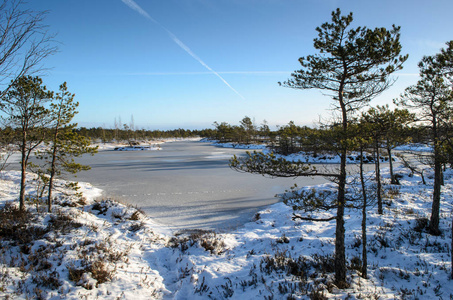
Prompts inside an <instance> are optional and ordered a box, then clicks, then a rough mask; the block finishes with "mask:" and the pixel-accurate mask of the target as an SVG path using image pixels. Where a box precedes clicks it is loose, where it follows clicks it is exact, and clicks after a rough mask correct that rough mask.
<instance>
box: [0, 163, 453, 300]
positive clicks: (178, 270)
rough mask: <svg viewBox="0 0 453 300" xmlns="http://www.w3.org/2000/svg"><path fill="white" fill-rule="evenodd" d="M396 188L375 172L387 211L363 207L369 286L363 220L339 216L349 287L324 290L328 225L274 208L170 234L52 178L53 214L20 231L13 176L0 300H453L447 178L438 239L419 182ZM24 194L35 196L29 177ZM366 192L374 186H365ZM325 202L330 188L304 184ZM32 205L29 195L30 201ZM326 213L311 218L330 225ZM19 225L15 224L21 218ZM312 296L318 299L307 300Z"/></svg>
mask: <svg viewBox="0 0 453 300" xmlns="http://www.w3.org/2000/svg"><path fill="white" fill-rule="evenodd" d="M396 172H397V173H398V174H400V175H401V179H400V183H401V185H392V186H391V185H389V184H388V182H389V174H388V170H383V172H382V173H383V174H382V176H383V178H384V181H385V182H386V183H387V184H386V185H385V189H386V192H385V198H384V200H385V206H384V214H383V215H378V214H377V212H376V207H370V208H369V209H368V212H369V215H368V224H367V225H368V243H367V245H368V262H369V266H368V272H369V279H367V280H365V279H362V278H361V277H360V276H359V272H358V271H357V270H356V269H357V268H358V259H360V257H361V225H360V224H361V212H360V211H358V210H355V209H352V208H349V209H347V210H346V218H345V219H346V224H345V226H346V254H347V258H348V266H349V268H348V280H349V283H350V287H349V288H348V289H344V290H340V289H337V288H336V287H335V286H334V285H333V284H332V281H333V272H332V271H333V270H332V266H333V251H334V238H335V221H330V222H321V223H316V222H309V221H300V220H296V221H293V220H292V217H293V214H294V213H297V214H303V213H302V212H301V211H293V208H292V206H296V204H297V203H289V204H290V205H285V204H284V203H282V202H280V203H277V204H274V205H272V206H269V207H268V208H267V209H265V210H262V211H260V212H258V213H257V214H256V215H255V217H254V219H253V220H251V221H250V222H249V223H247V224H245V225H244V226H242V227H240V228H239V229H237V230H234V231H231V232H229V233H223V234H219V233H214V232H202V231H192V232H183V233H181V232H180V233H177V232H171V231H170V230H168V229H167V228H165V227H163V226H160V225H159V224H156V223H155V222H153V220H151V219H149V218H148V217H146V216H145V215H143V214H142V213H141V212H140V211H139V210H137V209H135V208H133V207H130V206H126V205H123V204H120V203H117V202H114V201H111V200H108V199H97V200H96V197H98V196H99V195H100V192H101V191H100V190H98V189H96V188H95V187H92V186H91V185H90V184H87V183H80V184H79V185H80V186H81V188H80V190H79V192H82V193H83V197H80V196H78V195H75V194H74V192H71V191H70V190H69V189H68V188H66V187H65V182H63V181H59V182H58V187H57V190H58V192H57V196H58V197H57V198H58V199H57V200H56V201H55V206H54V211H53V212H52V213H51V214H50V213H47V212H46V210H45V205H44V204H43V203H39V202H36V201H35V200H28V201H27V208H28V210H29V213H28V214H27V215H26V217H27V218H28V220H29V221H30V224H29V225H26V226H25V225H21V224H22V223H21V222H20V219H19V217H20V215H19V214H18V213H17V211H16V209H15V208H14V207H15V206H17V201H16V199H17V198H18V182H19V178H20V176H19V173H18V172H15V171H8V172H3V173H1V179H0V205H1V206H2V207H3V208H2V211H1V212H0V225H1V228H0V230H1V235H0V245H1V250H0V251H1V252H0V253H1V256H0V270H1V271H0V297H1V296H3V297H4V298H5V299H6V298H8V297H11V298H19V299H30V298H37V299H134V300H135V299H156V298H157V299H159V298H163V299H226V298H231V299H308V298H311V299H322V298H321V297H320V296H321V295H323V296H325V297H327V298H335V299H395V298H396V299H451V298H452V297H453V281H452V280H451V279H450V273H451V258H450V245H451V238H452V236H451V234H452V233H451V221H452V209H453V172H452V170H447V171H446V172H445V185H444V186H443V187H442V203H441V222H440V228H441V230H442V235H440V236H432V235H429V234H428V233H426V230H425V228H424V225H425V223H424V222H425V220H426V219H425V218H427V217H429V215H430V210H431V196H432V187H431V184H432V174H426V173H425V176H426V178H427V179H428V182H427V185H423V184H421V179H420V177H418V175H417V174H410V171H409V170H407V169H403V168H401V167H400V168H398V169H397V170H396ZM28 177H29V184H28V189H27V194H29V195H34V194H36V191H37V186H36V184H35V183H36V182H34V180H33V175H32V174H30V175H29V176H28ZM370 184H371V183H370ZM312 188H315V189H316V190H317V191H324V192H325V193H328V194H331V196H334V194H335V187H334V185H333V184H324V185H322V186H317V187H305V188H303V189H304V190H306V191H311V189H312ZM30 199H32V198H30ZM333 213H334V212H319V213H318V214H316V216H317V217H330V216H333ZM22 218H24V217H23V216H22ZM316 297H317V298H316Z"/></svg>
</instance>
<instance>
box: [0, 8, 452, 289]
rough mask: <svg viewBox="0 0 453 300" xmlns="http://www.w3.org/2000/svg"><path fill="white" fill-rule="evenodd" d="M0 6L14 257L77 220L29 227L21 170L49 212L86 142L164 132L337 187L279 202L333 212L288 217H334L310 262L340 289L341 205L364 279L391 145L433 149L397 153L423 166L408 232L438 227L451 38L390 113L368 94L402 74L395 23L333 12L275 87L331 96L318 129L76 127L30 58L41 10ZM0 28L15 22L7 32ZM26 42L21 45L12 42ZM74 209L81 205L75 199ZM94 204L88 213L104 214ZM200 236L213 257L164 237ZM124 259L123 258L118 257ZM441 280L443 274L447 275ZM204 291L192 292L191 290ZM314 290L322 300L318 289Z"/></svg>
mask: <svg viewBox="0 0 453 300" xmlns="http://www.w3.org/2000/svg"><path fill="white" fill-rule="evenodd" d="M0 13H1V15H2V19H1V21H0V22H1V24H2V26H1V27H0V29H1V32H0V37H1V39H0V55H1V56H2V57H0V83H5V82H7V84H6V85H4V86H5V88H4V89H3V90H2V91H0V110H1V131H0V142H1V147H2V150H3V151H2V152H4V153H9V152H11V151H18V152H19V153H20V156H21V159H20V165H21V170H20V171H21V180H20V184H19V189H20V193H19V197H18V204H19V205H18V208H16V206H14V205H13V206H10V205H7V206H4V207H3V208H2V210H1V211H0V214H1V215H2V222H3V220H6V218H7V217H8V218H9V219H8V220H9V222H7V223H2V228H1V230H2V231H1V233H2V236H4V237H10V238H11V239H12V240H14V241H15V243H17V245H20V247H21V251H22V253H23V254H24V255H28V254H29V252H30V249H29V248H28V247H29V243H31V242H32V241H33V240H35V239H39V238H41V237H43V236H44V235H46V234H48V233H49V232H50V231H52V230H60V231H65V230H66V229H65V228H67V230H74V228H78V227H80V226H82V225H81V224H78V223H76V222H72V221H71V218H69V217H68V216H65V215H60V214H57V215H56V216H54V217H52V220H51V222H48V225H47V226H46V227H42V226H41V227H36V226H31V225H29V224H30V223H31V222H32V220H33V219H36V217H34V216H33V215H32V214H31V212H30V211H29V210H28V208H27V205H26V202H27V201H26V200H28V202H27V203H34V202H33V201H30V199H31V198H30V196H29V195H26V184H27V182H28V181H27V171H30V170H31V171H33V172H34V173H36V174H37V175H38V179H39V180H40V185H39V186H40V188H39V190H40V192H39V193H36V195H35V198H36V199H35V200H36V201H35V202H36V203H39V202H40V201H41V200H42V199H44V198H45V199H46V207H47V210H48V212H49V213H51V212H52V202H53V198H52V195H53V193H52V191H53V189H54V186H55V184H54V182H55V180H56V179H57V178H59V177H61V176H62V175H63V174H64V173H67V172H69V173H76V172H79V171H82V170H87V169H89V166H84V165H80V164H78V163H76V162H75V161H74V158H75V157H77V156H80V155H83V154H95V153H96V147H92V146H90V145H91V144H92V143H93V142H110V141H117V142H118V141H125V142H127V143H129V144H131V145H133V144H135V143H141V142H149V141H150V140H153V139H161V138H166V137H181V138H186V137H194V136H200V137H206V138H209V139H213V140H216V141H218V142H220V143H240V144H266V145H267V146H268V147H269V148H270V149H271V150H272V151H270V152H266V153H263V152H249V153H248V154H247V156H245V157H234V158H232V160H231V162H230V165H231V167H232V168H233V169H235V170H237V171H241V172H250V173H256V174H261V175H266V176H271V177H298V176H323V177H327V178H329V179H331V181H332V182H333V183H335V184H336V192H335V195H334V196H332V194H331V192H330V194H328V195H327V194H323V193H321V192H319V191H311V192H309V191H305V192H300V191H298V190H297V189H296V187H294V188H293V189H292V190H291V191H290V192H288V193H287V194H285V196H284V200H285V203H287V204H288V205H292V206H293V207H296V208H295V209H296V210H299V211H309V212H316V211H319V210H325V211H332V210H334V211H335V213H334V217H329V218H322V217H316V215H313V214H310V216H308V217H307V216H302V215H300V214H295V215H294V217H293V219H294V220H310V221H319V222H327V221H332V220H335V222H336V225H335V227H336V230H335V250H334V253H332V256H329V257H328V258H326V259H325V260H323V261H320V262H318V264H317V265H316V267H317V268H321V269H322V270H321V269H320V272H322V273H323V274H324V273H333V274H334V281H333V283H334V284H335V285H336V286H337V287H338V288H340V289H342V288H348V283H349V282H350V280H348V278H347V259H346V255H345V226H344V223H345V220H344V219H345V208H348V207H354V208H357V209H360V210H361V212H362V215H361V217H362V220H361V225H362V228H361V239H360V245H361V246H362V251H361V258H360V259H357V260H355V262H354V266H355V269H357V270H358V271H359V272H360V274H361V276H362V277H363V278H367V276H368V275H367V270H368V268H369V266H368V263H367V253H368V252H369V249H367V244H368V243H367V215H368V214H369V211H370V209H371V207H374V205H375V204H376V209H377V213H378V214H379V215H383V214H384V209H383V204H384V202H383V201H384V200H383V199H384V194H385V193H387V196H388V195H389V194H391V193H392V191H394V192H395V193H397V190H398V184H399V179H400V178H399V176H398V174H396V173H395V172H394V171H393V161H394V158H395V156H396V155H395V152H394V149H395V148H396V147H398V146H402V145H405V144H407V143H409V142H410V143H420V144H425V145H429V146H430V147H432V151H429V152H427V153H424V154H418V155H416V157H415V158H416V160H413V159H412V160H408V159H407V157H401V158H400V159H401V161H402V163H403V164H404V165H406V166H407V167H408V168H409V169H410V170H411V172H412V173H414V172H416V173H418V174H420V175H421V176H422V178H423V172H424V170H419V169H418V167H417V166H418V165H419V164H424V165H428V166H429V167H430V168H431V169H432V174H433V196H432V207H431V210H430V218H429V220H428V219H423V220H420V224H419V227H420V228H419V229H418V231H423V230H426V231H427V232H428V233H429V234H430V235H433V236H439V235H441V234H442V230H441V228H440V227H439V223H440V218H441V215H440V211H441V207H440V204H441V201H440V200H441V192H442V185H443V184H444V177H443V176H444V172H445V171H446V170H447V169H451V168H452V166H453V130H452V126H453V41H449V42H447V43H446V47H445V48H444V49H441V51H440V52H439V53H437V54H435V55H432V56H426V57H424V58H423V59H422V60H421V62H420V63H419V69H420V79H419V81H418V82H417V83H416V84H415V85H413V86H410V87H408V88H407V89H406V90H404V91H402V93H401V96H400V97H399V98H398V99H392V100H393V101H394V103H395V104H396V105H397V108H394V109H392V108H390V107H389V106H376V107H372V106H370V102H371V101H372V99H373V98H374V97H376V96H378V95H379V94H381V93H382V92H383V91H385V90H386V89H387V88H389V87H390V86H391V85H392V84H393V83H394V81H395V79H393V77H392V74H393V73H394V72H396V71H398V70H400V69H402V67H403V65H404V63H405V61H406V60H407V57H408V56H407V55H405V54H403V53H402V47H401V44H400V41H399V39H400V28H399V27H397V26H393V27H392V28H390V29H387V28H373V29H370V28H367V27H353V26H352V22H353V15H352V13H349V14H347V15H342V14H341V11H340V10H339V9H337V10H336V11H334V12H332V16H331V20H330V21H329V22H326V23H324V24H322V25H321V26H319V27H317V28H316V32H317V34H318V36H317V37H316V38H315V39H314V44H313V46H314V52H315V53H314V54H311V55H306V56H303V57H301V58H299V63H300V65H301V69H299V70H296V71H294V72H293V74H291V78H290V79H288V80H287V81H284V82H282V83H280V84H281V85H282V86H283V87H287V88H293V89H299V90H306V89H318V90H321V91H322V92H323V93H324V94H326V95H327V96H329V98H330V101H332V104H333V105H334V106H335V108H336V109H335V115H333V116H332V118H331V119H330V121H327V122H325V123H324V124H319V125H318V126H317V127H315V128H314V127H301V126H297V125H295V123H294V122H292V121H291V122H289V123H288V124H287V125H284V126H280V127H278V128H277V130H271V129H270V127H269V126H268V124H267V122H266V121H263V123H262V124H260V125H257V124H256V123H255V121H254V120H253V119H251V118H250V117H248V116H246V117H244V118H243V119H242V120H240V122H239V125H230V124H228V123H225V122H221V123H218V122H215V123H214V128H213V129H204V130H193V131H191V130H184V129H177V130H169V131H160V130H154V131H151V130H145V129H137V128H135V125H134V122H133V118H132V119H131V122H130V123H129V124H122V122H121V120H116V119H115V121H114V128H112V129H108V128H101V127H99V128H80V127H77V124H74V123H72V119H73V117H74V116H75V114H77V107H78V105H79V104H78V102H76V101H75V96H74V94H72V93H71V92H69V90H68V87H67V84H66V83H63V84H61V86H60V89H59V91H57V92H54V91H49V90H47V88H46V86H45V85H44V84H43V81H42V79H41V78H40V77H38V76H36V73H39V72H41V71H42V70H43V68H42V67H40V65H39V63H40V62H41V61H42V60H43V59H45V58H46V57H47V56H48V55H51V54H52V53H53V52H55V51H56V48H55V47H54V44H53V43H52V36H51V35H49V34H47V31H46V27H45V26H44V25H43V23H42V22H43V20H44V15H45V14H43V13H39V12H31V11H27V10H22V8H21V1H6V0H5V1H3V2H2V3H0ZM5 24H13V26H17V27H16V28H14V29H10V27H9V26H4V25H5ZM24 40H25V41H28V42H22V41H24ZM31 41H33V42H31ZM19 49H20V50H23V51H18V50H19ZM389 100H390V99H389ZM41 146H43V147H41ZM299 152H303V153H304V154H305V155H307V156H311V157H320V156H325V155H330V154H332V153H333V154H335V155H338V156H339V158H340V164H339V168H338V169H336V170H334V171H332V170H329V171H326V170H321V169H319V168H315V167H313V166H312V165H310V164H309V163H307V162H305V161H289V160H286V159H285V158H284V157H283V156H285V155H289V154H292V153H299ZM352 153H356V154H357V153H358V155H356V156H355V157H357V160H356V162H357V164H358V165H359V167H360V168H359V176H358V177H357V178H356V181H355V182H354V183H352V182H349V181H348V180H347V172H346V163H347V160H348V157H349V156H351V155H352ZM32 155H37V157H38V158H40V159H41V163H40V164H33V163H31V162H30V157H31V156H32ZM382 157H385V159H386V160H387V161H388V162H389V164H390V181H391V182H390V186H391V188H390V189H388V190H384V189H383V183H382V180H381V175H380V170H381V166H380V162H381V161H382ZM414 161H415V163H414ZM365 163H374V164H375V175H374V176H373V177H372V178H370V177H369V176H368V175H367V174H365V172H364V169H363V165H364V164H365ZM423 180H424V179H423ZM370 181H374V184H373V185H369V184H368V182H370ZM370 186H371V187H372V188H370ZM28 205H30V204H28ZM77 205H82V206H83V203H82V204H77ZM94 206H95V205H93V207H92V209H96V210H101V209H102V207H101V208H94ZM36 212H39V210H38V209H37V210H36ZM130 218H131V219H132V218H133V217H132V216H131V217H130ZM41 219H42V218H41ZM134 226H137V228H136V229H137V230H139V229H140V224H139V223H137V224H135V223H134ZM452 226H453V225H452ZM131 231H134V229H131ZM416 231H417V230H416ZM418 231H417V232H418ZM198 240H200V241H201V242H200V243H201V245H202V247H203V248H204V249H206V250H209V251H210V253H211V254H215V255H221V254H222V253H223V243H222V241H220V240H219V239H218V238H217V236H216V235H215V234H214V233H209V234H202V235H201V234H200V235H192V236H190V237H182V238H174V239H172V240H170V241H169V245H170V247H173V248H181V249H183V250H182V252H184V251H185V250H184V249H187V248H189V247H191V246H193V245H194V244H195V242H196V241H198ZM286 240H287V238H286V237H283V236H282V238H281V241H280V242H278V243H286ZM96 247H97V248H96V249H95V250H93V251H97V252H99V253H103V255H107V254H109V250H108V249H107V247H104V246H102V247H101V246H99V245H97V246H96ZM451 251H453V247H451ZM27 252H28V253H27ZM85 255H88V256H89V255H91V254H90V253H88V254H86V253H85ZM110 255H111V253H110ZM125 255H126V254H124V255H123V254H121V259H122V258H123V257H124V256H125ZM33 263H34V264H36V265H39V264H41V263H43V262H42V261H40V260H36V262H33ZM262 265H264V266H265V267H263V269H264V270H270V271H269V272H271V271H279V272H280V271H281V272H283V271H284V272H287V273H288V274H292V275H293V276H295V277H296V278H298V279H300V280H301V281H305V280H306V274H305V270H306V269H307V268H308V263H307V261H305V260H304V258H303V257H300V258H299V259H294V258H291V257H287V256H286V253H276V254H275V255H274V256H267V257H266V258H265V259H264V260H263V261H262ZM41 267H42V268H44V269H46V268H47V267H46V266H41ZM68 272H69V277H70V279H71V280H72V281H74V282H76V283H80V282H83V284H86V285H87V288H93V287H92V286H90V285H89V284H88V283H86V282H85V281H84V278H83V274H84V273H86V272H90V273H91V274H92V277H93V278H95V279H96V283H95V285H98V284H102V283H103V282H105V281H108V280H111V279H112V278H113V270H110V269H108V268H106V267H105V265H104V264H103V263H102V261H100V260H97V258H96V260H89V261H88V260H87V261H85V262H84V263H83V264H81V265H80V266H73V267H72V268H70V269H69V271H68ZM50 275H52V273H50ZM451 276H452V278H453V273H452V275H451ZM51 279H52V278H50V279H48V280H46V284H47V285H48V286H47V287H48V288H54V287H55V288H58V286H59V285H58V280H57V279H55V280H51ZM230 282H231V281H230ZM227 287H228V286H227ZM201 288H202V287H201V286H200V289H201ZM202 292H203V291H202V290H200V294H201V293H202ZM224 296H225V298H228V297H229V296H231V295H230V290H229V289H228V288H225V295H224ZM313 297H315V296H313ZM317 297H318V298H322V297H321V296H320V295H318V296H317Z"/></svg>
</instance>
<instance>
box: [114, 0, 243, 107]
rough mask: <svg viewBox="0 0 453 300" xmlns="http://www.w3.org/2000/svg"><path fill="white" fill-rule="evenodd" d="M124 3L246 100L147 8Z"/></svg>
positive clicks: (123, 0) (125, 0) (129, 2)
mask: <svg viewBox="0 0 453 300" xmlns="http://www.w3.org/2000/svg"><path fill="white" fill-rule="evenodd" d="M121 1H122V2H123V3H124V4H126V5H127V6H129V8H131V9H133V10H135V11H136V12H138V13H139V14H141V15H142V16H144V17H145V18H147V19H149V20H151V21H152V22H154V23H155V24H157V25H159V27H161V28H162V29H163V30H165V31H166V32H167V34H168V35H169V36H170V38H171V39H172V40H173V42H175V43H176V44H177V45H178V46H179V47H180V48H181V49H183V50H184V51H185V52H186V53H187V54H189V55H190V56H192V58H194V59H195V60H196V61H198V62H199V63H200V64H201V65H202V66H203V67H205V68H206V69H207V70H209V71H210V72H211V73H212V74H214V75H216V76H217V77H218V78H219V79H220V80H222V82H223V83H224V84H225V85H226V86H228V87H229V88H230V89H231V90H232V91H233V92H235V93H236V94H237V95H238V96H239V97H241V98H242V99H244V100H245V98H244V96H242V95H241V94H240V93H239V92H238V91H236V90H235V89H234V88H233V87H232V86H231V85H230V84H229V83H228V82H227V81H226V80H225V79H224V78H223V77H222V76H220V74H219V73H218V72H216V71H214V70H213V69H212V68H211V67H209V66H208V65H207V64H206V63H205V62H204V61H203V60H202V59H201V58H199V57H198V55H196V54H195V53H194V52H193V51H192V50H190V48H189V47H188V46H187V45H186V44H184V43H183V42H182V41H181V40H180V39H179V38H178V37H177V36H176V35H175V34H174V33H173V32H171V31H170V30H168V29H167V28H166V27H165V26H163V25H162V24H160V23H159V22H157V21H156V20H155V19H154V18H152V17H151V16H150V15H149V14H148V13H147V12H146V11H145V10H143V9H142V8H141V7H140V6H139V5H138V4H137V3H135V1H133V0H121Z"/></svg>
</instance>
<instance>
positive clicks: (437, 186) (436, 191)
mask: <svg viewBox="0 0 453 300" xmlns="http://www.w3.org/2000/svg"><path fill="white" fill-rule="evenodd" d="M432 124H433V129H432V133H433V141H434V186H433V205H432V209H431V220H430V222H429V232H430V233H431V234H433V235H439V234H440V233H441V232H440V229H439V218H440V216H439V214H440V193H441V183H442V164H441V154H440V149H439V139H438V129H437V122H436V117H435V116H433V121H432Z"/></svg>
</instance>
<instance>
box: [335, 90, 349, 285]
mask: <svg viewBox="0 0 453 300" xmlns="http://www.w3.org/2000/svg"><path fill="white" fill-rule="evenodd" d="M339 104H340V107H341V112H342V122H343V124H342V126H343V137H342V141H341V143H342V145H341V147H342V149H341V154H340V160H341V161H340V176H339V178H338V179H339V180H338V198H337V205H338V208H337V219H336V228H335V284H336V285H337V286H338V287H339V288H346V286H347V284H346V251H345V245H344V238H345V237H344V236H345V228H344V207H345V204H346V197H345V193H346V154H347V146H346V143H345V142H346V140H347V137H348V117H347V110H346V106H345V105H344V102H343V88H342V87H341V88H340V92H339Z"/></svg>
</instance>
